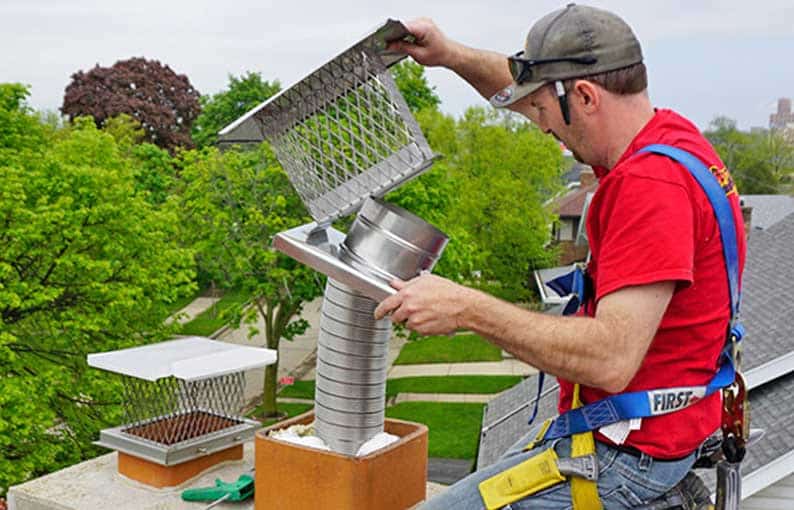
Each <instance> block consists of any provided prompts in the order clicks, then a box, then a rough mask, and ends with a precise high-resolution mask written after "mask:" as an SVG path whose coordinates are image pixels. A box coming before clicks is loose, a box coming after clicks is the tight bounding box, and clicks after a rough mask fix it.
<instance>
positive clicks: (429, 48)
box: [389, 18, 532, 116]
mask: <svg viewBox="0 0 794 510" xmlns="http://www.w3.org/2000/svg"><path fill="white" fill-rule="evenodd" d="M405 26H406V28H407V29H408V31H409V32H411V34H413V36H414V37H415V39H416V41H415V42H414V43H408V42H405V41H398V42H394V43H391V45H390V46H389V48H390V49H392V50H394V51H399V52H402V53H407V54H408V55H410V56H411V57H413V59H414V60H416V61H417V62H419V63H420V64H422V65H425V66H443V67H446V68H448V69H450V70H452V71H454V72H455V73H457V74H458V76H460V77H461V78H463V79H464V80H466V81H467V82H468V83H469V84H470V85H471V86H472V87H474V89H475V90H477V92H479V93H480V95H482V96H483V97H484V98H485V99H490V98H491V96H493V95H494V94H496V93H497V92H499V91H500V90H502V89H503V88H504V87H506V86H507V85H509V84H510V82H511V81H512V80H513V78H512V77H511V76H510V70H509V69H508V67H507V57H506V56H505V55H502V54H500V53H497V52H494V51H488V50H482V49H476V48H470V47H468V46H465V45H463V44H461V43H459V42H457V41H454V40H452V39H449V38H448V37H447V36H446V35H444V33H443V32H441V30H440V29H439V28H438V27H437V26H436V25H435V23H433V21H432V20H430V19H428V18H420V19H416V20H412V21H409V22H406V23H405ZM510 109H512V110H515V111H517V112H519V113H523V114H524V115H527V116H529V115H530V114H531V113H532V112H531V111H530V110H531V109H530V107H529V102H528V101H526V100H524V99H522V100H519V101H517V102H515V103H514V104H513V105H511V106H510Z"/></svg>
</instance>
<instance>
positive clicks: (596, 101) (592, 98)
mask: <svg viewBox="0 0 794 510" xmlns="http://www.w3.org/2000/svg"><path fill="white" fill-rule="evenodd" d="M572 92H573V94H569V96H568V100H569V101H576V102H577V103H578V106H579V110H580V111H582V112H584V113H594V112H595V111H596V110H598V108H599V107H600V106H601V91H600V90H599V89H598V87H597V86H596V85H595V84H594V83H592V82H589V81H587V80H576V81H575V82H574V84H573V90H572Z"/></svg>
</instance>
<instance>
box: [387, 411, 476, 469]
mask: <svg viewBox="0 0 794 510" xmlns="http://www.w3.org/2000/svg"><path fill="white" fill-rule="evenodd" d="M484 406H485V404H452V403H440V402H405V403H402V404H397V405H396V406H393V407H389V408H387V409H386V416H387V417H389V418H397V419H400V420H409V421H415V422H419V423H424V424H425V425H427V426H428V428H429V429H430V436H429V444H428V455H429V456H430V457H445V458H452V459H472V460H473V459H474V458H475V457H476V456H477V445H478V444H479V441H480V424H481V422H482V413H483V407H484Z"/></svg>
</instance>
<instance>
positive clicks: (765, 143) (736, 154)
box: [704, 117, 794, 194]
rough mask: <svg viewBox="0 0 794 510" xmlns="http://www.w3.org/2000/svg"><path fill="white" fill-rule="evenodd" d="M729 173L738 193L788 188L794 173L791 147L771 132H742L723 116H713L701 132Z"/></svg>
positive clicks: (774, 191)
mask: <svg viewBox="0 0 794 510" xmlns="http://www.w3.org/2000/svg"><path fill="white" fill-rule="evenodd" d="M704 134H705V135H706V137H707V138H708V139H709V141H711V143H712V144H713V145H714V148H715V149H716V150H717V153H719V155H720V158H721V159H722V162H723V163H725V166H726V167H727V168H728V170H729V171H730V172H731V175H732V176H733V179H734V181H735V182H736V186H737V187H738V189H739V192H740V193H744V194H753V193H759V194H775V193H781V192H784V191H785V190H786V189H789V187H790V185H791V182H792V174H794V144H791V143H789V142H788V141H787V140H786V139H785V138H784V136H783V134H781V133H779V132H774V131H759V132H746V131H740V130H739V129H738V128H737V127H736V122H735V121H734V120H732V119H729V118H727V117H717V118H715V119H714V120H713V121H711V124H710V125H709V129H708V130H707V131H706V132H705V133H704Z"/></svg>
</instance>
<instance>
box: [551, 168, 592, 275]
mask: <svg viewBox="0 0 794 510" xmlns="http://www.w3.org/2000/svg"><path fill="white" fill-rule="evenodd" d="M566 176H568V177H569V178H576V179H578V180H576V181H573V182H570V183H569V184H568V189H569V191H568V192H567V193H566V194H564V195H562V196H561V197H559V198H556V199H555V200H554V202H553V203H552V208H553V210H554V212H555V213H557V215H558V216H559V219H558V220H557V221H555V222H554V224H553V225H552V231H551V239H552V243H553V244H554V245H556V246H558V247H559V250H560V260H559V263H560V265H568V264H572V263H573V262H580V261H583V260H585V258H587V251H588V247H587V244H586V243H583V242H582V240H581V237H582V235H581V233H582V232H584V221H583V220H582V218H583V217H584V216H583V214H584V213H585V210H586V207H585V206H586V204H588V203H589V199H590V197H592V196H593V192H595V190H596V188H597V187H598V181H597V180H596V178H595V174H594V173H593V170H592V169H591V168H590V167H589V166H587V165H575V166H574V167H573V169H571V170H570V171H569V172H568V174H566ZM573 176H575V177H573Z"/></svg>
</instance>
